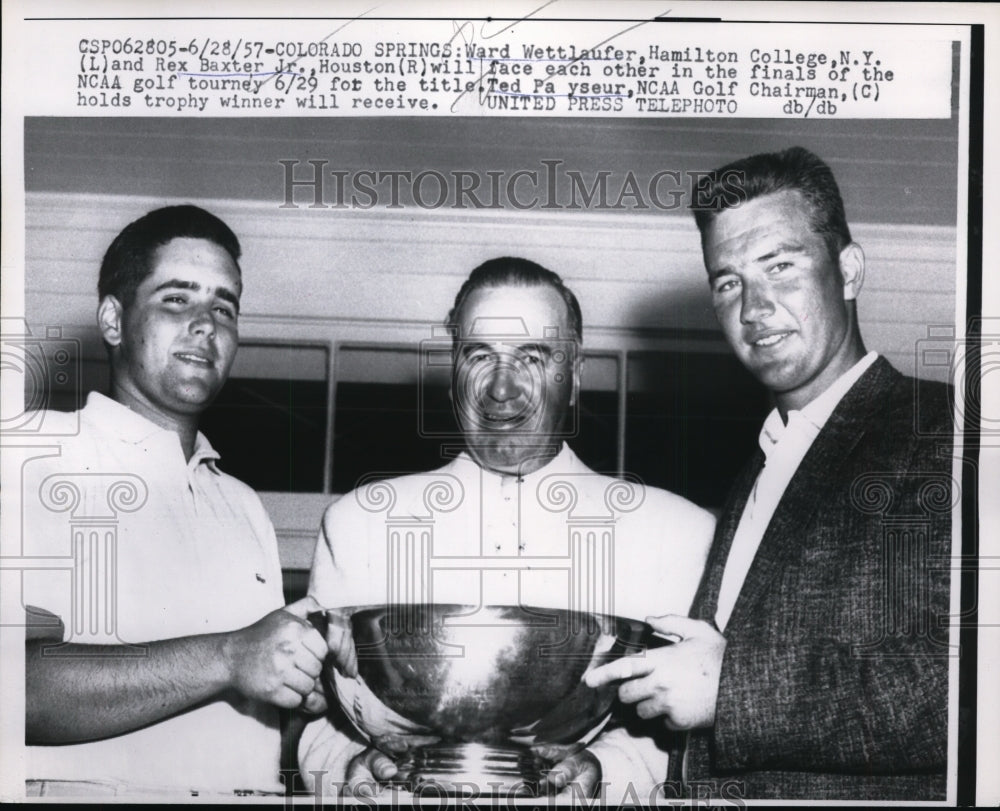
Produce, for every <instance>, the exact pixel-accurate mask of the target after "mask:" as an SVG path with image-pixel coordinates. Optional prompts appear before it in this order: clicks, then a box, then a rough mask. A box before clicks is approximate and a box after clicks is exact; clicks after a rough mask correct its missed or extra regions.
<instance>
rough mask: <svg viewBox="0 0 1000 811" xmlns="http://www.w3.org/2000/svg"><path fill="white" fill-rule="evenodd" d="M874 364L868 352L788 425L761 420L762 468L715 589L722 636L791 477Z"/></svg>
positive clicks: (772, 418) (791, 415) (775, 416)
mask: <svg viewBox="0 0 1000 811" xmlns="http://www.w3.org/2000/svg"><path fill="white" fill-rule="evenodd" d="M877 358H878V353H877V352H869V353H868V354H867V355H865V356H864V357H863V358H862V359H861V360H859V361H858V362H857V363H856V364H854V366H852V367H851V368H850V369H848V370H847V371H846V372H844V374H842V375H841V376H840V377H839V378H837V380H836V381H834V383H833V384H832V385H831V386H830V387H829V388H827V390H826V391H824V392H823V393H822V394H821V395H819V396H818V397H817V398H816V399H815V400H813V401H812V402H811V403H809V404H808V405H807V406H806V407H805V408H803V409H802V410H801V411H798V410H793V411H789V412H788V422H787V423H783V422H782V420H781V415H780V414H779V413H778V409H773V410H772V411H771V413H770V414H768V415H767V419H765V420H764V427H763V428H761V431H760V437H759V439H758V441H759V442H760V448H761V450H762V451H763V452H764V457H765V461H764V467H763V468H762V469H761V471H760V473H759V474H758V475H757V481H756V482H755V483H754V486H753V490H751V492H750V498H748V499H747V503H746V505H745V506H744V508H743V515H742V516H741V517H740V523H739V524H738V526H737V527H736V534H735V535H734V536H733V545H732V546H731V547H730V550H729V557H728V558H727V559H726V568H725V570H724V571H723V573H722V584H721V586H720V587H719V604H718V606H717V608H716V612H715V624H716V625H717V626H718V628H719V630H720V631H723V632H725V630H726V624H727V623H728V622H729V617H730V615H731V614H732V613H733V608H734V606H735V605H736V600H737V598H738V597H739V594H740V590H741V589H742V588H743V581H744V580H745V579H746V576H747V572H748V571H750V566H751V564H752V563H753V559H754V557H755V556H756V554H757V548H758V547H759V546H760V542H761V539H762V538H763V537H764V532H765V531H766V530H767V526H768V524H770V523H771V518H772V517H773V516H774V511H775V509H777V506H778V502H779V501H781V497H782V496H783V495H784V494H785V490H786V489H787V487H788V483H789V482H790V481H791V480H792V476H794V475H795V471H796V470H797V469H798V467H799V464H800V463H801V462H802V459H803V458H804V457H805V455H806V453H807V452H808V451H809V448H810V447H811V446H812V443H813V441H814V440H815V439H816V437H817V436H818V435H819V432H820V431H821V430H822V428H823V426H824V425H826V421H827V420H828V419H829V418H830V415H831V414H832V413H833V410H834V409H835V408H836V407H837V404H838V403H839V402H840V401H841V400H842V399H843V397H844V395H845V394H847V392H848V391H849V390H850V388H851V386H853V385H854V384H855V383H856V382H857V381H858V379H859V378H860V377H861V375H863V374H864V373H865V371H866V370H867V369H868V367H869V366H871V365H872V364H873V363H874V362H875V360H876V359H877Z"/></svg>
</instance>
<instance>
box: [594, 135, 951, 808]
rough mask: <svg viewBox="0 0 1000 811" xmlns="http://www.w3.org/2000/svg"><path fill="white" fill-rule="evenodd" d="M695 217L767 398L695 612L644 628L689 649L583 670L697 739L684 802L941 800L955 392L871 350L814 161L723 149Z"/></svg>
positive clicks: (839, 228)
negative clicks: (908, 373) (724, 160)
mask: <svg viewBox="0 0 1000 811" xmlns="http://www.w3.org/2000/svg"><path fill="white" fill-rule="evenodd" d="M693 207H694V210H695V218H696V220H697V223H698V227H699V229H700V231H701V240H702V250H703V253H704V259H705V267H706V268H707V270H708V277H709V283H710V285H711V288H712V300H713V303H714V306H715V312H716V316H717V317H718V319H719V322H720V324H721V326H722V330H723V332H724V333H725V336H726V339H727V341H728V342H729V344H730V346H731V347H732V349H733V351H734V352H735V353H736V355H737V357H738V358H739V359H740V361H741V362H742V363H743V365H744V366H746V367H747V369H749V370H750V372H751V373H752V374H753V375H754V376H755V377H756V378H757V379H758V380H759V381H760V382H761V383H763V384H764V385H765V386H766V387H767V388H768V389H769V390H770V392H771V395H772V397H773V400H774V405H775V409H774V411H773V412H772V413H771V414H770V416H768V418H767V420H766V421H765V423H764V427H763V430H762V431H761V435H760V447H761V450H760V452H759V453H757V454H756V455H755V457H754V458H753V459H752V460H751V462H750V463H749V465H748V466H747V468H746V469H745V470H744V472H743V473H742V474H741V476H740V477H739V478H738V479H737V481H736V482H735V484H734V485H733V488H732V490H731V491H730V497H729V500H728V501H727V504H726V506H725V507H724V509H723V512H722V515H721V517H720V519H719V524H718V527H717V529H716V535H715V540H714V542H713V546H712V551H711V552H710V554H709V558H708V562H707V564H706V569H705V575H704V577H703V579H702V582H701V585H700V586H699V590H698V594H697V595H696V597H695V600H694V605H693V607H692V610H691V618H686V617H665V618H660V619H659V620H654V621H653V623H654V627H656V628H657V629H658V630H659V631H661V632H662V633H666V634H672V635H674V636H675V637H678V638H679V639H680V640H681V641H679V642H678V643H677V644H676V645H674V646H672V647H669V648H664V649H662V650H659V651H655V652H653V653H652V654H651V655H650V656H649V657H647V659H646V660H644V661H640V660H638V659H634V658H627V659H623V660H621V661H619V662H615V663H612V664H610V665H607V666H605V667H603V668H600V669H599V670H597V671H595V672H593V673H591V674H588V679H587V680H588V682H590V683H593V684H598V683H603V682H607V681H610V680H612V679H614V678H621V677H626V678H629V679H630V680H629V681H628V682H626V683H625V684H624V685H623V686H622V687H621V688H620V689H619V696H620V698H621V699H622V700H623V701H625V702H629V703H634V704H636V705H637V710H638V713H639V714H640V715H641V716H642V717H645V718H650V717H654V716H663V719H664V720H665V722H666V724H667V726H669V727H670V728H672V729H682V730H691V732H690V734H689V740H688V746H687V757H686V761H685V763H684V766H685V770H684V774H683V780H684V783H685V785H686V791H687V794H688V796H692V797H698V798H702V799H705V798H709V797H711V798H715V799H720V798H721V799H727V798H728V799H759V798H780V799H795V798H799V799H828V800H910V801H913V800H943V799H944V798H945V772H946V765H947V758H946V755H947V729H948V702H947V697H948V661H949V656H950V655H951V654H952V651H950V650H949V648H948V644H947V632H946V628H947V624H946V623H945V622H943V619H944V618H945V617H946V616H947V615H948V612H949V582H950V577H949V570H948V566H947V564H946V562H947V560H948V559H949V556H950V555H951V514H952V509H953V506H954V493H955V490H954V487H953V480H952V476H951V466H952V444H953V431H954V426H953V423H952V419H951V408H950V397H949V391H948V387H947V386H945V385H943V384H940V383H930V382H927V381H917V380H914V379H911V378H906V377H903V376H902V375H901V374H899V373H898V372H897V371H896V370H894V369H893V368H892V366H890V365H889V363H888V362H887V361H886V360H885V359H884V358H881V357H879V356H878V355H877V354H876V353H874V352H866V350H865V347H864V343H863V342H862V339H861V332H860V330H859V328H858V319H857V306H856V299H857V297H858V293H859V291H860V289H861V283H862V280H863V277H864V271H865V261H864V254H863V253H862V251H861V248H860V247H859V246H858V245H857V244H856V243H855V242H853V241H852V240H851V235H850V231H849V229H848V226H847V222H846V219H845V215H844V207H843V202H842V201H841V197H840V192H839V189H838V188H837V184H836V181H835V180H834V177H833V174H832V172H831V171H830V168H829V167H828V166H827V165H826V164H825V163H823V161H822V160H820V159H819V158H818V157H816V156H815V155H813V154H812V153H810V152H808V151H806V150H805V149H802V148H800V147H795V148H792V149H788V150H786V151H784V152H780V153H773V154H761V155H753V156H751V157H749V158H746V159H743V160H740V161H737V162H735V163H732V164H730V165H728V166H726V167H723V168H722V169H719V170H718V171H716V172H713V173H710V174H709V175H708V176H707V177H706V178H705V181H704V183H703V184H701V185H699V187H698V188H697V189H696V191H695V201H694V206H693ZM943 629H944V630H943ZM676 762H677V760H676V759H675V763H676ZM678 776H680V774H679V773H678Z"/></svg>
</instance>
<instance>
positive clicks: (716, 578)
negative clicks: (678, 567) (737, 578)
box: [691, 448, 764, 622]
mask: <svg viewBox="0 0 1000 811" xmlns="http://www.w3.org/2000/svg"><path fill="white" fill-rule="evenodd" d="M763 467H764V453H763V451H761V450H760V448H758V449H757V451H756V452H755V453H754V455H753V457H752V458H751V459H750V463H749V464H748V465H747V466H746V467H744V468H743V470H742V471H741V472H740V474H739V476H738V477H737V479H736V481H735V482H734V483H733V486H732V488H731V489H730V491H729V495H728V496H727V498H726V504H725V506H723V508H722V514H721V516H720V518H719V523H718V524H717V525H716V527H715V539H714V541H713V543H712V548H711V549H710V550H709V553H708V559H707V560H706V561H705V571H704V573H703V574H702V577H701V582H700V583H699V585H698V591H697V592H696V593H695V597H694V601H693V603H692V604H691V616H692V617H694V618H695V619H703V620H707V621H708V622H714V621H715V611H716V609H717V608H718V604H719V588H720V587H721V585H722V573H723V571H724V570H725V568H726V560H727V559H728V558H729V550H730V548H731V547H732V545H733V537H734V536H735V535H736V527H737V526H739V523H740V516H742V515H743V507H744V505H745V504H746V503H747V499H749V498H750V491H751V490H753V486H754V483H755V482H756V481H757V476H758V475H759V474H760V471H761V468H763Z"/></svg>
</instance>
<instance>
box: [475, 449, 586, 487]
mask: <svg viewBox="0 0 1000 811" xmlns="http://www.w3.org/2000/svg"><path fill="white" fill-rule="evenodd" d="M456 459H457V460H459V461H462V462H466V463H468V464H470V465H475V466H476V467H477V468H479V469H480V470H482V471H483V473H484V474H485V475H487V476H495V477H496V478H498V479H500V481H501V482H505V481H516V480H518V479H520V480H521V482H522V483H524V482H528V483H534V482H536V481H540V480H541V479H542V478H543V477H545V476H548V475H550V474H552V473H570V472H578V471H579V470H580V469H581V468H583V462H581V461H580V459H579V457H578V456H577V455H576V454H575V453H574V452H573V449H572V448H570V446H569V445H567V444H566V443H565V442H563V443H562V448H561V449H560V450H559V453H557V454H556V455H555V456H554V457H552V459H550V460H549V461H548V462H547V463H546V464H545V465H544V466H542V467H540V468H539V469H538V470H536V471H535V472H534V473H529V474H528V475H526V476H520V477H518V476H515V475H513V474H510V473H497V472H496V471H493V470H487V469H486V468H484V467H480V465H479V464H478V463H477V462H476V460H475V459H473V458H472V456H470V455H469V452H468V451H462V452H461V453H460V454H459V455H458V456H457V457H456ZM584 469H585V470H589V469H588V468H584Z"/></svg>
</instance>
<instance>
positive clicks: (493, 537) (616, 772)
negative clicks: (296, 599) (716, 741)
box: [299, 445, 715, 797]
mask: <svg viewBox="0 0 1000 811" xmlns="http://www.w3.org/2000/svg"><path fill="white" fill-rule="evenodd" d="M714 524H715V521H714V519H713V517H712V515H711V514H710V513H708V512H707V511H705V510H703V509H701V508H700V507H697V506H696V505H694V504H692V503H691V502H689V501H687V500H686V499H683V498H681V497H680V496H677V495H675V494H673V493H668V492H667V491H665V490H660V489H658V488H655V487H643V486H642V485H631V484H629V483H626V482H622V481H620V480H617V479H613V478H610V477H608V476H602V475H600V474H597V473H595V472H593V471H592V470H590V469H589V468H588V467H587V466H586V465H584V464H583V463H582V462H581V461H580V460H579V459H578V458H577V456H576V454H574V453H573V451H572V450H570V448H569V447H568V446H565V445H564V446H563V448H562V451H561V452H560V453H559V454H558V455H557V456H556V457H555V458H554V459H553V460H552V461H551V462H549V463H548V464H547V465H546V466H545V467H543V468H541V469H540V470H538V471H535V472H534V473H531V474H528V475H526V476H524V477H520V478H519V477H517V476H508V475H499V474H496V473H493V472H490V471H488V470H484V469H483V468H481V467H479V465H477V464H476V463H475V462H474V461H473V460H472V459H471V458H470V457H469V456H468V455H467V454H465V453H463V454H462V455H460V456H459V457H458V458H456V459H455V460H453V461H452V462H450V463H449V464H448V465H446V466H445V467H443V468H441V469H440V470H435V471H430V472H428V473H418V474H414V475H411V476H404V477H401V478H397V479H391V480H388V481H385V482H376V483H374V484H371V485H368V486H365V487H361V488H359V489H358V490H355V491H353V492H352V493H348V494H347V495H345V496H343V497H342V498H341V499H340V500H339V501H337V502H336V503H334V504H333V505H331V506H330V507H329V508H328V509H327V511H326V514H325V515H324V517H323V523H322V526H321V529H320V537H319V540H318V542H317V545H316V556H315V559H314V560H313V568H312V575H311V578H310V586H309V592H310V594H312V595H313V596H314V597H315V598H316V599H317V600H318V601H319V602H320V603H321V604H322V605H324V606H325V607H334V606H364V605H372V604H384V603H387V602H388V603H406V602H414V603H419V602H439V603H460V604H467V605H489V604H494V605H518V604H521V605H531V606H539V607H543V608H557V609H566V608H571V609H576V610H586V611H596V612H600V613H613V614H618V615H621V616H626V617H635V618H638V619H642V618H644V617H646V616H648V615H656V616H659V615H662V614H666V613H674V614H686V613H687V612H688V610H689V608H690V604H691V601H692V599H693V598H694V592H695V589H696V588H697V586H698V581H699V579H700V577H701V572H702V569H703V568H704V562H705V557H706V556H707V551H708V546H709V544H710V543H711V536H712V531H713V528H714ZM581 546H582V549H581V548H580V547H581ZM352 705H353V702H352ZM341 724H342V725H341V726H335V725H334V724H333V723H331V721H330V720H328V719H327V718H321V719H319V720H317V721H314V722H312V723H311V724H309V725H308V726H307V727H306V730H305V732H304V733H303V735H302V739H301V741H300V744H299V763H300V768H301V771H302V775H303V779H304V780H305V781H306V783H307V785H310V787H311V783H312V780H313V779H314V777H313V775H312V774H311V772H312V771H314V770H316V771H320V770H325V771H326V777H325V782H327V783H328V781H331V780H333V781H338V780H343V779H344V775H345V771H346V767H347V765H348V763H349V761H350V759H351V758H352V757H353V756H354V755H356V754H358V753H359V752H361V751H362V750H363V749H364V748H365V746H366V745H367V744H366V743H365V741H364V740H362V739H361V736H360V735H359V734H358V733H357V732H355V731H354V730H353V729H351V728H350V725H346V726H345V725H344V724H346V722H341ZM590 749H591V751H592V752H593V753H594V754H595V755H596V756H597V757H598V759H599V760H600V761H601V765H602V769H603V773H604V779H605V780H607V781H609V782H610V783H611V784H612V786H614V784H615V783H616V782H618V783H619V786H618V787H617V789H614V788H612V789H611V791H615V790H617V791H618V792H622V791H624V790H625V789H624V787H625V786H627V785H628V784H629V783H631V784H632V786H633V788H634V790H636V791H639V792H645V793H642V794H640V796H643V797H646V796H648V795H649V791H650V790H651V789H652V786H653V785H654V784H655V783H656V782H658V781H659V780H662V778H663V775H664V774H666V757H667V753H666V752H665V751H663V750H661V749H659V748H658V747H657V745H656V743H655V742H654V741H653V740H652V739H651V738H648V737H643V736H634V735H632V734H631V733H629V732H627V731H626V730H625V729H624V728H618V729H615V730H612V731H610V732H607V733H605V734H604V735H603V736H601V737H599V738H598V739H597V740H596V741H594V742H593V743H592V744H591V745H590ZM608 796H609V797H611V796H613V795H612V793H610V792H609V794H608ZM614 796H618V797H620V796H622V794H621V793H618V794H616V795H614Z"/></svg>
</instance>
